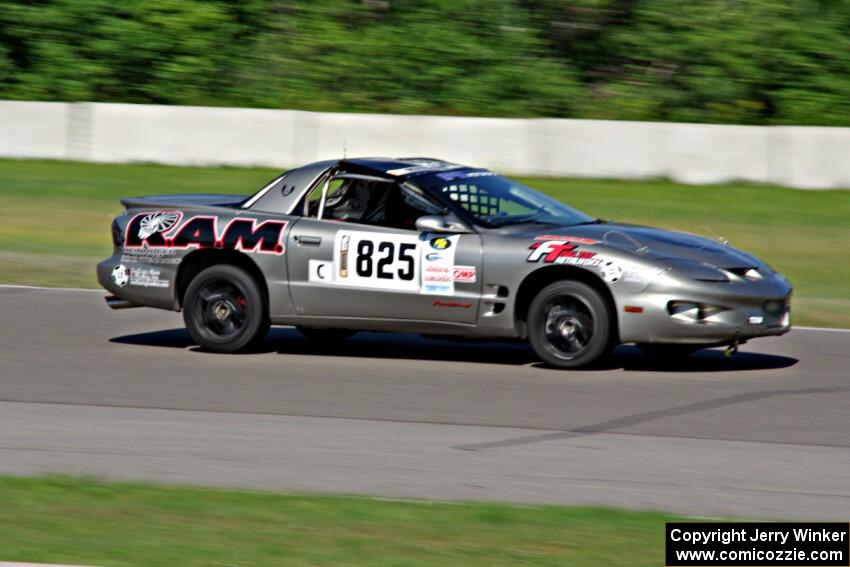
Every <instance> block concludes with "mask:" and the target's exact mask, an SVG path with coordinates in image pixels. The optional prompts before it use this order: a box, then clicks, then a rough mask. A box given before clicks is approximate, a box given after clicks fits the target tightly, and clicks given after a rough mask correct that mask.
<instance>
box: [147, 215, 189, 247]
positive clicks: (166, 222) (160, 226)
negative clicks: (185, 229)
mask: <svg viewBox="0 0 850 567" xmlns="http://www.w3.org/2000/svg"><path fill="white" fill-rule="evenodd" d="M182 216H183V213H181V212H180V211H158V212H155V213H148V214H146V215H145V216H143V217H142V219H141V220H140V221H139V231H138V236H139V240H147V239H148V238H149V237H150V236H152V235H153V234H156V233H158V232H168V231H169V230H171V228H172V227H173V226H174V225H175V224H177V221H179V220H180V218H181V217H182Z"/></svg>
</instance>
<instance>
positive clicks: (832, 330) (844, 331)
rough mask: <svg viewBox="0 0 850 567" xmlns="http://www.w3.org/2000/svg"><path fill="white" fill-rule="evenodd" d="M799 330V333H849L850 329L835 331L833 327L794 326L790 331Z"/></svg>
mask: <svg viewBox="0 0 850 567" xmlns="http://www.w3.org/2000/svg"><path fill="white" fill-rule="evenodd" d="M794 329H800V330H801V331H827V332H830V333H850V329H836V328H835V327H803V326H795V327H792V328H791V330H792V331H793V330H794Z"/></svg>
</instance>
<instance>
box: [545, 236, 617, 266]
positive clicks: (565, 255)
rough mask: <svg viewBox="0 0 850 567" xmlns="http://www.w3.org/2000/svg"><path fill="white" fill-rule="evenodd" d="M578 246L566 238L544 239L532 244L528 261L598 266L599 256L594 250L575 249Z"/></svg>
mask: <svg viewBox="0 0 850 567" xmlns="http://www.w3.org/2000/svg"><path fill="white" fill-rule="evenodd" d="M577 248H578V246H577V245H576V244H573V243H572V242H570V241H568V240H545V241H539V242H535V243H534V244H532V245H531V246H530V247H529V249H530V250H531V253H530V254H529V255H528V261H529V262H539V261H541V260H542V261H543V262H544V263H546V264H570V265H573V266H594V267H595V266H599V265H600V264H601V263H602V259H601V258H597V257H596V252H588V251H585V250H577Z"/></svg>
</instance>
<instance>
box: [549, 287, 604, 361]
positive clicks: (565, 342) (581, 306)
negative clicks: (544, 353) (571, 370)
mask: <svg viewBox="0 0 850 567" xmlns="http://www.w3.org/2000/svg"><path fill="white" fill-rule="evenodd" d="M543 315H544V318H543V334H544V337H545V339H546V348H547V350H549V351H550V352H551V353H552V354H554V355H555V356H557V357H559V358H563V359H568V360H571V359H575V358H578V357H579V356H581V355H582V354H584V353H585V352H586V351H587V349H588V348H589V346H590V342H591V339H592V338H593V330H594V325H593V311H592V310H591V308H590V306H589V305H588V304H587V303H586V302H585V301H584V300H583V299H581V298H579V297H575V296H572V295H556V296H554V297H552V298H550V299H549V300H547V301H546V302H545V303H544V304H543Z"/></svg>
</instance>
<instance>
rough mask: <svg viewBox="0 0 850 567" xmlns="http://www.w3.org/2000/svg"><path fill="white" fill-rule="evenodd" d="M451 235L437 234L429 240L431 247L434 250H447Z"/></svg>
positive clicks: (449, 245)
mask: <svg viewBox="0 0 850 567" xmlns="http://www.w3.org/2000/svg"><path fill="white" fill-rule="evenodd" d="M453 238H455V237H453V236H437V237H436V238H432V239H431V240H430V244H431V248H433V249H434V250H447V249H448V248H450V247H451V245H452V239H453Z"/></svg>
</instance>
